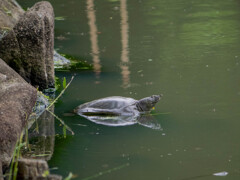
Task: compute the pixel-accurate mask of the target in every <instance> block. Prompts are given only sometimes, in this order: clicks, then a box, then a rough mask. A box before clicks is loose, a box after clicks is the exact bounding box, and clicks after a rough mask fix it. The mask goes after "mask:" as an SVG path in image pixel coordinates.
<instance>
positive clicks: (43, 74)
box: [0, 1, 54, 90]
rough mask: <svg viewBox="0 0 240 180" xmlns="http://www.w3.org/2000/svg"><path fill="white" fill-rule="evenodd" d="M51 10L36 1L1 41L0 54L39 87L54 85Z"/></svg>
mask: <svg viewBox="0 0 240 180" xmlns="http://www.w3.org/2000/svg"><path fill="white" fill-rule="evenodd" d="M53 45H54V13H53V8H52V6H51V4H50V3H48V2H46V1H42V2H39V3H36V4H35V5H34V6H33V7H32V8H31V9H29V10H28V11H27V12H25V14H24V15H23V16H21V18H20V19H19V21H18V22H17V24H16V25H15V26H14V28H13V30H11V31H9V33H8V34H7V35H6V36H4V37H3V38H2V40H1V41H0V57H1V58H2V59H3V60H4V61H6V62H7V64H8V65H10V66H11V67H12V68H13V69H14V70H15V71H16V72H18V73H19V74H20V75H21V76H22V77H23V78H24V79H25V80H26V81H27V82H29V83H31V84H32V85H33V86H35V87H39V89H40V90H42V89H47V88H51V87H54V63H53Z"/></svg>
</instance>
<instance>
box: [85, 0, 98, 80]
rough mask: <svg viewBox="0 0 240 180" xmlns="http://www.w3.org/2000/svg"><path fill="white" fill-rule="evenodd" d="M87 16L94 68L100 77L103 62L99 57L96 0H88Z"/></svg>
mask: <svg viewBox="0 0 240 180" xmlns="http://www.w3.org/2000/svg"><path fill="white" fill-rule="evenodd" d="M87 17H88V25H89V35H90V41H91V49H92V52H91V54H92V58H93V68H94V72H95V73H96V77H97V78H99V75H100V72H101V64H100V59H99V47H98V30H97V25H96V15H95V8H94V0H87Z"/></svg>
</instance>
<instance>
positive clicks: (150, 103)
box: [137, 94, 163, 112]
mask: <svg viewBox="0 0 240 180" xmlns="http://www.w3.org/2000/svg"><path fill="white" fill-rule="evenodd" d="M162 96H163V95H162V94H160V95H152V96H150V97H146V98H143V99H140V100H139V101H138V103H137V108H138V110H139V111H141V112H145V111H151V109H152V108H153V107H154V106H155V104H156V103H157V102H158V101H159V100H160V99H161V97H162Z"/></svg>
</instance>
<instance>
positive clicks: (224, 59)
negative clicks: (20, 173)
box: [19, 0, 240, 180]
mask: <svg viewBox="0 0 240 180" xmlns="http://www.w3.org/2000/svg"><path fill="white" fill-rule="evenodd" d="M34 2H36V1H35V0H34V1H33V0H24V1H19V3H20V4H21V5H22V6H23V7H25V8H26V7H31V6H32V5H33V4H34ZM50 2H51V3H52V5H53V7H54V9H55V14H56V16H57V17H60V16H61V17H64V18H65V20H63V21H56V24H55V26H56V28H55V37H56V38H55V49H57V50H58V51H59V52H61V53H65V54H69V55H72V56H75V57H77V58H79V59H82V60H85V61H87V62H88V63H92V64H94V71H87V70H85V71H74V72H65V71H64V72H56V75H57V76H58V77H59V78H60V79H62V78H63V77H66V78H67V80H68V81H69V80H70V78H71V76H72V75H73V74H74V75H75V79H74V80H73V82H72V84H71V85H70V87H69V88H68V89H67V91H66V92H65V94H64V95H63V96H62V97H61V101H60V102H59V103H58V104H57V105H56V107H55V113H56V114H57V115H58V116H59V117H61V118H62V119H63V120H64V121H65V122H66V123H67V124H68V125H69V126H70V127H71V128H72V130H73V131H74V132H75V135H74V136H72V135H70V134H69V135H68V136H67V138H65V139H64V138H63V136H62V128H61V127H59V124H58V122H57V121H56V131H57V133H58V134H60V136H57V137H56V139H55V149H54V154H53V157H52V158H51V160H50V161H49V165H50V167H51V168H53V167H57V168H58V169H57V170H53V171H52V172H53V173H58V174H61V175H63V176H67V175H68V173H69V172H72V173H73V174H75V175H76V176H77V177H76V179H85V180H87V179H99V180H100V179H101V180H103V179H104V180H108V179H109V180H110V179H115V180H117V179H119V180H122V179H126V180H133V179H138V180H145V179H151V180H155V179H174V180H189V179H205V180H212V179H213V180H214V179H221V178H224V177H218V176H214V173H219V172H228V174H227V173H225V174H224V173H223V174H220V175H226V177H225V179H234V180H236V179H239V178H240V150H239V149H240V142H239V139H238V138H239V137H240V131H239V127H240V111H239V107H240V3H239V1H237V0H228V1H223V0H218V1H208V0H202V1H191V0H168V1H166V0H134V1H130V0H129V1H127V0H101V1H94V0H81V1H79V0H50ZM160 93H162V94H163V98H162V99H161V101H160V102H159V103H158V104H157V105H156V109H155V110H154V111H153V112H152V114H153V116H154V118H155V119H156V121H157V122H158V123H159V124H161V127H162V130H161V131H159V130H153V129H150V128H147V127H144V126H141V125H139V124H136V125H132V126H125V127H107V126H103V125H98V124H95V123H92V122H90V121H88V120H86V119H84V118H81V117H79V116H74V117H68V116H64V113H68V112H71V111H72V110H73V109H74V108H75V107H76V106H78V105H79V104H82V103H84V102H88V101H91V100H94V99H98V98H102V97H107V96H116V95H117V96H126V97H132V98H135V99H141V98H143V97H147V96H150V95H152V94H160ZM215 175H219V174H215Z"/></svg>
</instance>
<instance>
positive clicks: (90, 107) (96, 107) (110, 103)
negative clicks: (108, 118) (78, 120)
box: [75, 96, 138, 115]
mask: <svg viewBox="0 0 240 180" xmlns="http://www.w3.org/2000/svg"><path fill="white" fill-rule="evenodd" d="M137 102H138V101H137V100H135V99H132V98H126V97H121V96H112V97H107V98H102V99H98V100H95V101H91V102H88V103H85V104H82V105H80V106H78V107H77V108H76V109H75V112H76V113H77V114H79V115H81V114H85V115H91V114H92V115H135V114H137V113H138V111H137V108H136V103H137Z"/></svg>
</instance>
